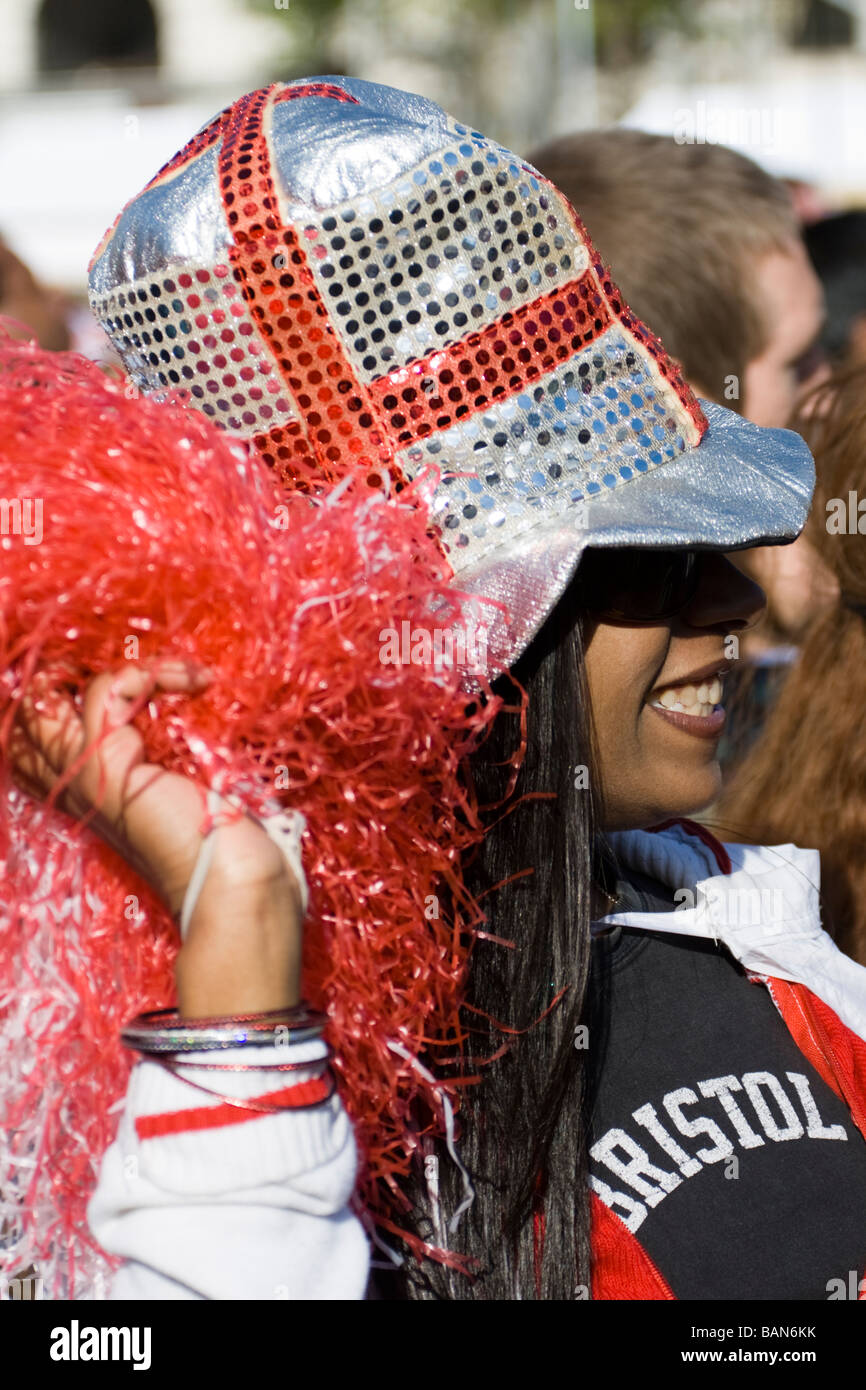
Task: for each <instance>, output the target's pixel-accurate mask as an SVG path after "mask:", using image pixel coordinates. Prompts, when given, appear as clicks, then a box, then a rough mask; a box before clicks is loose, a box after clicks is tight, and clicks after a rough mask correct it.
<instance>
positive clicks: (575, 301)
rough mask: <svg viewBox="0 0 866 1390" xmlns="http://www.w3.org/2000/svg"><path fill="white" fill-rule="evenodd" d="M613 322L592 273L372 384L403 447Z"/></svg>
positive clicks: (511, 388) (508, 390)
mask: <svg viewBox="0 0 866 1390" xmlns="http://www.w3.org/2000/svg"><path fill="white" fill-rule="evenodd" d="M611 322H612V317H611V313H610V309H609V308H608V305H607V304H606V302H605V300H604V297H603V296H602V295H601V294H600V292H599V289H598V285H597V284H596V281H595V277H594V276H593V275H592V273H591V272H590V271H587V272H586V274H584V275H581V276H580V277H579V279H576V280H571V281H569V283H568V284H566V285H561V286H560V288H559V289H556V290H551V291H550V292H549V293H548V294H544V295H541V296H540V297H539V298H538V299H534V300H532V302H531V303H530V304H523V305H521V306H520V308H519V309H514V310H512V311H511V312H509V313H507V314H503V316H502V318H500V319H497V320H496V322H495V323H490V324H487V325H486V326H485V327H484V328H482V329H480V330H479V331H478V332H477V333H472V334H470V335H469V337H467V338H462V339H461V340H460V342H458V343H452V344H451V345H450V346H449V347H445V348H441V349H438V350H437V351H435V352H432V353H430V354H429V355H428V356H427V357H422V358H419V359H417V360H416V361H414V362H410V363H408V365H407V366H405V367H400V368H398V369H397V370H396V371H393V372H389V374H388V375H387V376H384V377H379V378H378V379H377V380H376V381H374V382H373V383H372V384H371V385H370V388H369V390H370V394H371V396H372V397H373V399H374V401H375V402H376V404H377V405H378V406H379V407H380V409H381V411H382V414H383V417H385V418H386V419H387V421H388V423H389V424H390V426H391V428H392V429H393V430H394V431H395V432H396V434H397V438H398V440H399V442H400V444H408V443H410V442H411V441H412V440H415V439H421V438H423V437H424V435H427V434H431V433H432V432H433V431H435V430H444V429H448V428H449V426H451V425H453V423H454V421H455V420H458V419H460V418H461V417H462V416H465V415H470V414H473V413H474V412H475V411H477V410H484V409H486V407H487V406H489V405H490V404H491V402H492V401H496V400H500V399H504V398H505V397H507V396H512V395H514V394H515V392H517V391H522V390H524V389H525V387H526V386H527V385H528V383H529V382H531V381H534V380H535V379H536V378H537V377H539V376H541V375H542V374H543V373H545V372H549V371H552V370H553V368H554V367H555V366H556V365H557V363H559V362H565V361H567V360H568V359H569V358H571V357H573V356H574V354H575V353H576V352H580V350H581V349H582V348H585V347H586V346H587V345H588V344H589V343H592V342H593V341H594V340H595V339H596V338H598V337H599V335H600V334H601V333H603V332H604V330H605V329H606V328H608V327H609V326H610V324H611Z"/></svg>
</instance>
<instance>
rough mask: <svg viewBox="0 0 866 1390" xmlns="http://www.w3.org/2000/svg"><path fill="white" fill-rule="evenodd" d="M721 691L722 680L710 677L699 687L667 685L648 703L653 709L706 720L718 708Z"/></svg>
mask: <svg viewBox="0 0 866 1390" xmlns="http://www.w3.org/2000/svg"><path fill="white" fill-rule="evenodd" d="M723 691H724V684H723V681H722V678H721V677H720V676H712V677H711V678H709V679H707V680H704V681H702V682H701V683H700V685H668V686H666V687H665V688H664V689H663V690H662V691H661V693H660V694H657V695H656V698H655V699H654V700H651V701H650V705H651V707H652V708H653V709H663V710H670V711H673V712H674V713H676V714H688V715H690V716H691V718H693V719H707V718H708V717H709V716H710V715H711V714H712V713H713V711H714V710H716V709H718V708H720V706H721V703H722V694H723Z"/></svg>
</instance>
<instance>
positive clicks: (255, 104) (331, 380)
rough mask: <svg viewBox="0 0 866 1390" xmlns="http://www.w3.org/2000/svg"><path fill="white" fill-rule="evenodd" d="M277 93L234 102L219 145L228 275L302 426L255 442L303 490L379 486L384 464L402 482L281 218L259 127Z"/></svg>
mask: <svg viewBox="0 0 866 1390" xmlns="http://www.w3.org/2000/svg"><path fill="white" fill-rule="evenodd" d="M278 92H279V88H277V87H276V86H272V87H269V88H267V89H266V90H264V91H260V92H252V93H251V94H250V95H249V96H247V97H243V98H241V100H240V101H238V102H236V103H235V106H234V108H233V109H232V112H231V115H230V117H229V120H228V122H227V124H226V129H225V134H224V136H223V141H222V147H221V150H220V190H221V193H222V198H223V204H224V206H225V212H226V219H227V221H228V224H229V227H230V229H231V232H232V236H233V238H234V246H233V247H232V249H231V252H230V258H231V262H232V266H233V272H234V276H235V279H236V280H237V281H238V283H239V284H240V285H241V287H242V290H243V296H244V299H245V300H246V302H247V305H248V307H249V310H250V313H251V314H252V316H253V318H254V319H255V321H256V324H257V326H258V329H259V332H260V334H261V336H262V340H263V342H264V343H265V344H266V345H267V347H268V348H269V350H270V352H271V353H272V355H273V357H274V359H275V361H276V363H277V366H278V367H279V370H280V374H281V376H282V378H283V380H284V382H285V383H286V386H287V388H288V390H289V392H290V393H291V396H292V398H293V400H294V402H295V405H296V408H297V411H298V414H299V415H300V416H301V421H300V422H299V421H293V422H291V423H289V424H288V425H286V426H283V427H281V428H279V429H274V430H272V431H268V432H266V433H263V434H260V435H257V436H256V439H255V442H256V444H257V446H258V447H259V449H260V451H261V453H262V455H263V457H264V458H265V460H266V461H267V462H268V463H270V464H272V465H273V466H274V467H275V468H276V469H277V470H278V471H279V472H280V473H281V474H282V475H283V476H284V477H285V478H287V479H290V480H291V481H293V482H294V483H295V484H296V485H300V486H302V487H315V486H317V485H319V484H321V483H323V482H324V483H331V482H336V481H338V480H339V479H340V478H342V477H345V476H346V474H347V473H350V472H352V473H358V472H361V473H366V474H367V475H368V477H369V480H370V482H371V483H372V484H373V485H379V484H380V483H381V481H382V478H381V470H383V469H387V470H389V471H390V473H391V477H392V479H393V481H394V482H395V483H400V482H402V481H403V480H402V478H401V477H400V475H399V472H398V470H397V469H396V468H395V467H393V466H392V464H393V456H394V444H393V442H392V441H391V440H390V439H389V438H388V437H387V436H386V434H385V433H384V431H383V430H381V429H380V428H379V422H378V420H377V419H376V416H375V412H374V410H373V407H372V404H371V401H370V398H369V396H368V395H367V392H366V390H365V388H364V387H363V386H362V384H361V383H360V382H359V381H358V379H357V378H356V376H355V373H354V371H353V369H352V366H351V363H350V362H349V360H348V358H347V357H346V354H345V352H344V350H343V347H342V344H341V342H340V339H339V337H338V336H337V334H336V333H335V331H334V328H333V325H332V323H331V320H330V317H329V315H328V312H327V309H326V308H325V305H324V303H323V301H322V298H321V296H320V294H319V291H318V289H317V287H316V283H315V281H314V279H313V275H312V272H311V270H310V268H309V265H308V264H307V256H306V253H305V251H304V249H303V247H302V246H301V243H300V238H299V234H298V232H297V230H296V229H295V228H294V227H284V226H283V225H282V224H281V222H280V218H279V210H278V204H277V197H276V191H275V189H274V183H273V178H272V174H271V158H270V151H269V149H268V143H267V140H266V139H265V136H264V134H263V132H262V120H263V117H264V113H265V110H266V107H267V104H268V103H269V102H270V101H272V100H274V99H275V98H276V96H277V95H278ZM311 230H312V235H313V239H314V238H315V229H311ZM371 470H372V471H371ZM377 470H379V471H377Z"/></svg>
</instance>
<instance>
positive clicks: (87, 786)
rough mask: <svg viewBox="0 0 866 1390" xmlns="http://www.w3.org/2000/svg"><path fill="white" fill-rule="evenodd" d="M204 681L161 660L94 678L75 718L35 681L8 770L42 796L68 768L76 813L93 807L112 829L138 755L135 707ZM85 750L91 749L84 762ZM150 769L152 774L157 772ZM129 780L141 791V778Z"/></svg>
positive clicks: (68, 703) (58, 696)
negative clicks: (161, 693)
mask: <svg viewBox="0 0 866 1390" xmlns="http://www.w3.org/2000/svg"><path fill="white" fill-rule="evenodd" d="M210 679H211V677H210V673H209V672H203V671H202V670H201V669H200V668H198V667H195V666H194V665H192V664H191V663H189V662H184V661H179V660H172V659H168V660H164V661H162V662H160V663H158V665H156V666H154V667H153V668H145V667H142V666H136V665H131V664H130V665H127V666H125V667H123V668H121V669H120V670H119V671H105V672H103V673H102V674H101V675H99V676H96V677H95V678H94V679H93V680H92V681H91V682H90V684H89V685H88V687H87V690H86V691H85V695H84V701H83V708H82V712H81V714H79V712H78V711H77V710H76V708H75V705H74V703H73V701H72V698H71V697H70V696H69V695H67V694H66V693H65V692H62V691H58V690H54V689H51V688H50V686H48V684H47V681H46V678H45V677H44V676H37V677H35V678H34V680H33V682H32V683H31V689H30V690H29V691H28V693H27V695H26V696H25V698H24V699H23V700H22V702H21V705H20V708H19V713H18V723H19V724H20V726H21V730H20V732H21V734H22V735H23V737H17V736H16V738H15V742H14V745H10V753H11V756H12V760H13V766H14V767H15V769H16V772H17V773H20V776H21V777H22V778H23V779H26V780H27V782H28V784H29V785H28V787H27V790H31V789H33V788H38V789H39V790H40V791H42V793H43V794H45V792H47V791H50V790H51V789H52V788H53V786H54V785H55V783H56V781H57V779H58V778H59V777H61V776H63V775H64V774H66V773H68V772H69V770H70V769H71V768H74V769H75V771H74V775H73V776H72V777H71V778H70V779H69V793H70V799H72V800H74V802H75V803H81V805H80V809H88V808H91V807H98V809H99V810H100V812H101V813H102V814H103V815H105V816H106V817H108V819H109V820H111V821H114V822H116V823H118V824H119V823H120V822H121V821H122V819H123V810H124V802H125V799H126V792H127V789H128V786H129V779H130V774H131V773H132V772H133V770H134V769H135V768H137V767H139V766H140V764H141V763H142V762H143V757H144V751H143V743H142V739H141V735H140V734H139V732H138V730H137V729H136V728H135V727H134V726H133V725H132V724H131V722H130V721H131V719H132V717H133V715H134V714H135V712H136V706H137V705H138V704H140V703H143V702H144V701H145V700H147V698H148V697H149V696H150V695H152V694H153V693H154V692H155V691H156V690H157V689H161V690H165V691H189V692H190V693H195V692H198V691H200V690H202V689H203V688H204V687H205V686H206V685H207V683H208V681H209V680H210ZM88 750H92V751H91V752H90V754H89V756H85V755H86V754H87V752H88ZM149 771H150V772H151V773H152V776H153V777H154V778H156V777H158V776H159V773H160V769H157V768H153V769H149ZM136 780H137V781H138V782H139V786H138V788H137V790H139V791H140V790H141V779H136ZM148 780H149V779H148Z"/></svg>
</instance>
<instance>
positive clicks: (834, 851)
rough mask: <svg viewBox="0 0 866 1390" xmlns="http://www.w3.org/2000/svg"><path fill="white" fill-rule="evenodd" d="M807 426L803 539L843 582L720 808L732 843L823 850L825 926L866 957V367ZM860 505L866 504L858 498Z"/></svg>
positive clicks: (822, 402) (820, 393)
mask: <svg viewBox="0 0 866 1390" xmlns="http://www.w3.org/2000/svg"><path fill="white" fill-rule="evenodd" d="M800 428H801V431H802V432H803V433H804V434H805V435H806V436H807V438H808V440H809V442H810V444H811V445H812V448H813V451H814V454H815V461H816V467H817V474H818V485H817V489H816V493H815V501H814V504H813V508H812V513H811V518H810V521H809V523H808V526H807V531H806V534H807V537H808V539H809V540H810V542H811V544H812V545H813V546H814V548H815V550H816V551H817V553H818V554H819V556H820V558H821V560H822V562H823V563H824V565H825V566H826V567H827V569H828V570H829V571H830V572H831V573H832V575H833V576H834V579H835V581H836V582H837V583H838V586H839V594H838V598H837V600H836V601H835V603H833V604H831V605H830V606H829V607H827V608H825V609H824V610H823V611H822V612H821V613H819V615H818V616H817V617H816V618H815V619H814V620H813V622H812V624H811V626H810V628H809V629H808V632H807V634H806V637H805V640H804V643H803V647H802V650H801V654H800V658H799V660H798V661H797V663H796V665H795V666H794V667H793V669H792V671H791V674H790V676H789V678H788V680H787V682H786V684H785V687H784V689H783V691H782V694H781V696H780V698H779V701H778V704H777V705H776V707H775V709H774V711H773V713H772V715H771V717H770V719H769V721H768V722H767V724H766V726H765V728H764V730H763V733H762V735H761V737H760V739H759V740H758V742H757V744H756V745H755V747H754V748H753V750H752V752H751V754H750V756H749V757H748V759H747V760H746V761H745V762H744V763H743V764H742V765H741V767H740V769H739V771H738V773H737V774H736V776H735V778H734V780H733V782H732V784H731V786H730V788H729V790H728V792H727V794H726V795H725V796H724V798H723V800H722V802H721V804H720V806H719V810H718V824H719V825H720V826H721V825H723V826H724V827H725V834H726V836H727V837H734V838H737V839H739V840H742V841H751V840H757V841H759V842H760V843H763V844H767V843H769V844H777V843H779V842H780V841H793V842H794V843H795V844H798V845H814V846H815V847H816V848H818V849H820V851H821V862H822V868H823V871H822V875H821V877H822V894H823V900H824V923H825V926H827V928H828V929H829V930H830V931H831V933H833V934H834V935H835V937H836V940H837V942H838V944H839V945H840V946H841V947H842V949H843V950H845V951H847V952H849V954H851V955H853V956H854V957H855V958H856V959H857V960H859V961H860V962H861V963H864V962H866V853H864V851H866V733H864V720H863V710H864V694H866V542H864V536H866V368H864V367H862V366H861V367H856V368H851V369H849V370H848V371H847V372H845V373H843V374H841V375H839V376H838V377H836V378H835V379H833V380H831V381H828V382H827V383H825V384H824V385H822V386H821V387H819V388H818V390H817V391H816V393H815V395H814V397H812V398H811V400H810V402H809V410H808V418H806V419H803V420H801V422H800ZM861 499H863V500H861Z"/></svg>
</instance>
